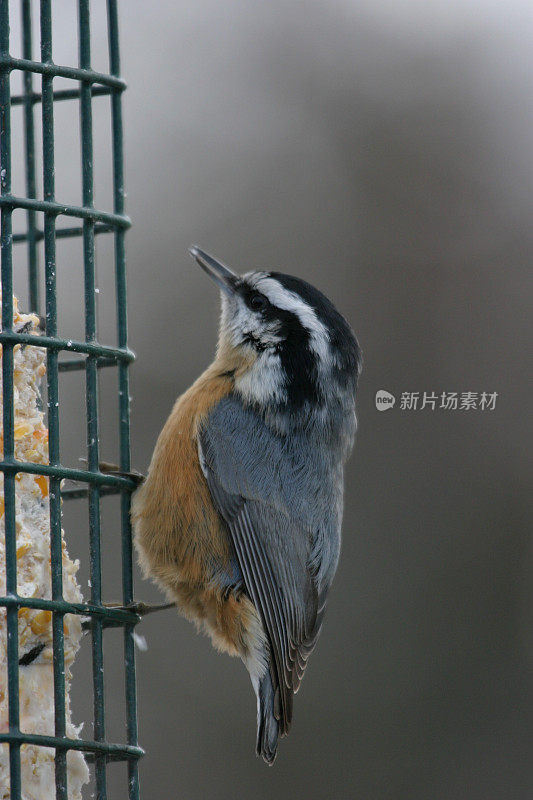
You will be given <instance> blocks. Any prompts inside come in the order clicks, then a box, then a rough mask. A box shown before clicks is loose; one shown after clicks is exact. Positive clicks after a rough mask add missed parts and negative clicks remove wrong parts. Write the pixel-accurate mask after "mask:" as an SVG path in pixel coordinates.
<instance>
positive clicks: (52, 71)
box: [0, 0, 126, 91]
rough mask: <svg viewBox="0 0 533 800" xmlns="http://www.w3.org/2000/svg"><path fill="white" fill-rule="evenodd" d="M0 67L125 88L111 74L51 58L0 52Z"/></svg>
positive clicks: (121, 89) (123, 84)
mask: <svg viewBox="0 0 533 800" xmlns="http://www.w3.org/2000/svg"><path fill="white" fill-rule="evenodd" d="M3 2H5V0H3ZM0 69H2V70H13V69H20V70H24V71H26V72H37V73H38V74H40V75H45V76H46V77H47V78H72V80H74V81H83V82H84V83H101V84H102V86H109V87H111V88H112V89H115V90H117V91H123V90H124V89H125V88H126V84H125V82H124V81H123V80H120V78H115V77H113V76H112V75H104V74H103V73H102V72H94V70H91V69H89V70H85V69H77V68H76V67H62V66H59V64H53V63H52V61H51V60H50V61H44V60H43V61H29V60H27V59H25V58H14V57H13V56H11V55H9V53H5V54H0Z"/></svg>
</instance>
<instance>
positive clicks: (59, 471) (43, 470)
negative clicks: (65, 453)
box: [0, 457, 137, 491]
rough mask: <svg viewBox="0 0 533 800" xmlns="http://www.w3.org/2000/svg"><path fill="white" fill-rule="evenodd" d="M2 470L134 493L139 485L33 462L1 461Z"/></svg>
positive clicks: (98, 473)
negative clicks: (67, 479) (113, 487)
mask: <svg viewBox="0 0 533 800" xmlns="http://www.w3.org/2000/svg"><path fill="white" fill-rule="evenodd" d="M0 470H2V471H3V472H4V473H5V474H13V475H14V474H15V473H17V472H29V473H30V475H45V476H48V477H51V478H59V479H61V480H62V479H63V478H69V479H70V480H73V481H80V482H81V483H88V484H96V485H97V486H116V487H117V488H119V489H128V490H129V491H133V490H134V489H136V488H137V485H136V484H135V483H134V482H133V481H130V480H129V479H128V478H122V477H120V476H119V475H108V474H107V473H105V472H91V471H85V470H81V469H70V468H69V467H63V466H60V465H52V464H35V463H34V462H33V461H15V460H14V459H11V460H9V461H8V460H7V457H6V458H4V460H3V461H0Z"/></svg>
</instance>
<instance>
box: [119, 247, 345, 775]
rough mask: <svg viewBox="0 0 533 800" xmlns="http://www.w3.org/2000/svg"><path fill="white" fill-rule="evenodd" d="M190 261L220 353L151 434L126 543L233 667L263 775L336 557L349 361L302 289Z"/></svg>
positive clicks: (288, 281)
mask: <svg viewBox="0 0 533 800" xmlns="http://www.w3.org/2000/svg"><path fill="white" fill-rule="evenodd" d="M190 253H191V255H192V256H193V257H194V258H195V259H196V261H197V262H198V264H199V265H200V266H201V267H202V268H203V269H204V270H205V271H206V272H207V274H208V275H209V276H210V277H211V278H212V279H213V280H214V281H215V283H217V284H218V286H219V287H220V289H221V298H222V316H221V322H220V336H219V342H218V349H217V354H216V358H215V360H214V362H213V363H212V364H211V366H209V367H208V368H207V370H206V371H205V372H204V373H203V375H201V376H200V377H199V378H198V380H197V381H196V382H195V383H194V384H193V386H191V388H190V389H188V391H186V392H185V394H183V395H182V396H181V397H179V398H178V400H177V401H176V404H175V406H174V408H173V410H172V412H171V414H170V417H169V418H168V420H167V422H166V424H165V427H164V428H163V430H162V432H161V434H160V436H159V439H158V441H157V444H156V447H155V450H154V454H153V457H152V461H151V464H150V468H149V472H148V476H147V478H146V481H145V482H144V483H143V485H142V486H141V487H140V488H139V489H138V490H137V491H136V493H135V495H134V498H133V506H132V520H133V525H134V530H135V540H136V545H137V548H138V551H139V554H140V561H141V564H142V566H143V568H144V570H145V573H146V574H147V575H149V576H151V577H152V578H154V579H155V581H156V582H157V583H158V584H159V585H160V586H161V587H162V588H163V589H164V591H165V592H166V593H167V595H168V596H169V599H172V601H174V602H175V603H176V605H177V606H178V608H179V609H180V611H181V612H182V613H183V614H184V615H185V616H186V617H188V618H189V619H191V620H193V621H194V622H195V623H196V624H197V625H198V627H200V628H202V629H204V630H205V631H206V632H207V633H209V635H210V636H211V639H212V641H213V644H214V645H215V646H216V647H217V648H219V649H220V650H224V651H226V652H228V653H230V654H231V655H236V656H240V658H241V659H242V660H243V662H244V664H245V665H246V667H247V669H248V671H249V673H250V677H251V679H252V684H253V687H254V690H255V693H256V695H257V753H258V754H260V755H262V756H263V758H264V759H265V761H266V762H267V763H268V764H272V762H273V761H274V758H275V756H276V749H277V742H278V735H284V734H286V733H287V732H288V731H289V727H290V724H291V718H292V701H293V694H294V693H295V692H296V691H297V690H298V687H299V686H300V682H301V680H302V676H303V674H304V670H305V667H306V663H307V659H308V656H309V654H310V653H311V651H312V649H313V647H314V646H315V643H316V640H317V638H318V635H319V633H320V628H321V625H322V618H323V615H324V608H325V604H326V596H327V593H328V590H329V587H330V585H331V582H332V580H333V576H334V574H335V570H336V567H337V561H338V558H339V549H340V540H341V536H340V533H341V518H342V503H343V466H344V463H345V461H346V459H347V457H348V455H349V453H350V450H351V448H352V444H353V438H354V433H355V427H356V419H355V390H356V384H357V378H358V374H359V369H360V363H361V360H360V351H359V347H358V344H357V341H356V339H355V336H354V334H353V333H352V330H351V329H350V326H349V325H348V323H347V322H346V320H345V319H344V318H343V317H342V316H341V315H340V314H339V312H338V311H337V310H336V309H335V307H334V306H333V305H332V303H331V302H330V301H329V300H328V299H327V298H326V297H324V295H323V294H322V293H321V292H319V291H318V290H317V289H315V288H314V287H313V286H310V285H309V284H308V283H306V282H305V281H303V280H300V279H299V278H294V277H291V276H289V275H283V274H280V273H278V272H249V273H247V274H246V275H243V276H242V277H239V276H238V275H235V274H234V273H233V272H231V271H230V270H229V269H227V267H225V266H224V265H223V264H221V263H220V262H219V261H217V260H216V259H214V258H212V257H211V256H209V255H208V254H207V253H204V252H202V250H200V249H199V248H197V247H193V248H191V250H190Z"/></svg>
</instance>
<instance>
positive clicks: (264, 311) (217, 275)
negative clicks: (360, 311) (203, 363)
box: [190, 247, 361, 416]
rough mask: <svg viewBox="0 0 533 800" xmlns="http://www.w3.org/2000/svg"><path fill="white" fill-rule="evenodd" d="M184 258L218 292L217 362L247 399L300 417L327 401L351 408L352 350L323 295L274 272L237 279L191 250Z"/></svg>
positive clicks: (355, 357) (355, 358)
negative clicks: (192, 260)
mask: <svg viewBox="0 0 533 800" xmlns="http://www.w3.org/2000/svg"><path fill="white" fill-rule="evenodd" d="M190 253H191V255H192V256H193V258H195V259H196V261H197V263H198V264H199V265H200V266H201V267H202V269H203V270H205V272H207V274H208V275H209V276H210V277H211V278H212V279H213V280H214V281H215V283H216V284H217V285H218V286H219V288H220V290H221V298H222V315H221V322H220V336H219V346H218V360H219V361H222V362H223V363H224V364H225V365H227V366H228V369H233V370H234V371H235V390H236V391H237V392H238V393H239V394H240V395H241V396H242V397H243V399H244V400H245V401H246V402H248V403H250V404H253V405H255V406H258V407H260V408H263V409H269V410H273V409H278V410H280V411H284V410H286V411H289V412H292V413H294V414H305V415H306V416H307V414H306V412H309V411H313V410H316V409H319V408H322V409H323V408H325V407H326V406H327V405H328V402H329V401H330V400H331V399H333V398H337V399H338V400H340V401H341V402H342V401H344V402H343V404H344V403H353V397H354V395H355V388H356V384H357V377H358V374H359V370H360V365H361V356H360V350H359V346H358V344H357V340H356V338H355V336H354V334H353V332H352V330H351V328H350V326H349V325H348V323H347V322H346V320H345V319H344V317H343V316H342V315H341V314H340V313H339V312H338V311H337V310H336V308H335V306H334V305H333V304H332V303H331V301H330V300H328V299H327V297H325V296H324V295H323V294H322V292H319V291H318V289H315V288H314V287H313V286H311V285H310V284H309V283H306V281H303V280H301V279H300V278H295V277H292V276H291V275H284V274H282V273H279V272H266V271H257V272H248V273H246V274H245V275H242V276H240V275H236V274H235V273H234V272H232V271H231V270H229V269H228V268H227V267H226V266H224V264H222V263H221V262H220V261H218V260H217V259H215V258H213V257H212V256H210V255H208V254H207V253H205V252H203V251H202V250H200V249H199V248H198V247H191V249H190Z"/></svg>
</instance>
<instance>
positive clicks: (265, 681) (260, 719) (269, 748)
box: [254, 669, 279, 766]
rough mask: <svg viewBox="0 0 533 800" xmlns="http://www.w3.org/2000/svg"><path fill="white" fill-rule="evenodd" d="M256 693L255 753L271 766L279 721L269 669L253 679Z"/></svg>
mask: <svg viewBox="0 0 533 800" xmlns="http://www.w3.org/2000/svg"><path fill="white" fill-rule="evenodd" d="M254 689H255V693H256V695H257V743H256V753H257V755H258V756H262V757H263V758H264V760H265V761H266V763H267V764H268V765H269V766H272V764H273V763H274V759H275V758H276V752H277V749H278V732H279V722H278V719H277V718H276V714H275V696H276V694H275V690H274V686H273V684H272V677H271V675H270V670H268V669H267V671H266V672H265V674H264V675H263V677H262V678H261V679H260V680H259V681H254ZM278 716H279V715H278Z"/></svg>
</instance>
